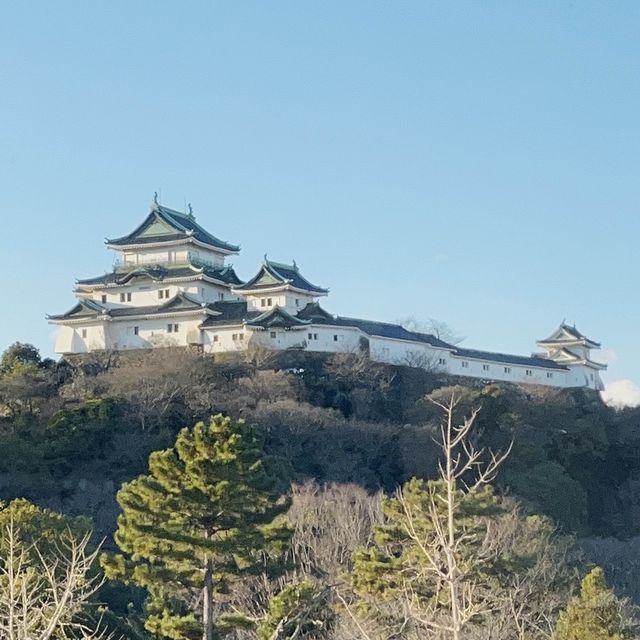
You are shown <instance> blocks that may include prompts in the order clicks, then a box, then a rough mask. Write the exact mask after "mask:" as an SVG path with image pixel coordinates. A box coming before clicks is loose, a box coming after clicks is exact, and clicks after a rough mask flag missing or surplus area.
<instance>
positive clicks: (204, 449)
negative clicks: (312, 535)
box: [103, 415, 291, 640]
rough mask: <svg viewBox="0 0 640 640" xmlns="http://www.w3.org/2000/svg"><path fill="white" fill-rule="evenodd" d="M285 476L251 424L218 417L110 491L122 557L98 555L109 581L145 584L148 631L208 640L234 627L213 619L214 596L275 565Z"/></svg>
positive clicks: (282, 536)
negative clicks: (245, 575)
mask: <svg viewBox="0 0 640 640" xmlns="http://www.w3.org/2000/svg"><path fill="white" fill-rule="evenodd" d="M283 476H284V474H283V467H282V465H280V464H277V463H276V462H275V461H273V460H271V459H269V458H267V457H265V455H264V452H263V447H262V441H261V438H260V437H259V435H258V433H257V432H256V430H255V429H253V428H251V427H249V426H248V425H246V424H245V423H244V422H243V421H241V420H240V421H237V422H236V421H232V420H231V419H229V418H224V417H222V416H221V415H218V416H216V417H215V418H212V419H211V421H210V422H209V423H203V422H200V423H198V424H197V425H196V426H195V427H194V428H193V429H183V430H182V431H181V432H180V433H179V435H178V438H177V440H176V443H175V446H174V447H173V448H171V449H167V450H164V451H156V452H154V453H152V454H151V455H150V456H149V474H148V475H143V476H139V477H138V478H136V479H135V480H133V481H132V482H129V483H127V484H125V485H124V486H123V487H122V489H121V490H120V491H119V492H118V496H117V497H118V502H119V504H120V506H121V507H122V511H123V513H122V514H121V515H120V516H119V518H118V529H117V532H116V535H115V539H116V542H117V544H118V546H119V547H120V549H121V550H122V552H123V554H122V555H116V556H112V557H106V556H105V557H104V558H103V566H104V567H105V571H106V573H107V575H108V576H109V577H111V578H115V579H120V580H122V581H124V582H126V583H133V584H136V585H138V586H141V587H144V588H145V589H146V590H147V592H148V594H149V595H148V598H147V602H146V621H145V628H146V629H147V630H148V631H150V632H152V633H155V634H156V635H158V636H162V637H166V638H171V639H173V640H187V639H189V640H190V639H195V638H198V637H202V638H204V640H212V639H213V638H214V637H219V636H220V635H222V634H223V633H224V632H225V631H226V630H227V629H228V628H229V627H230V626H233V625H234V624H240V623H241V621H242V620H241V617H236V618H235V619H232V618H231V617H229V616H227V617H225V616H220V615H219V612H220V610H221V608H222V605H223V602H222V600H223V598H222V596H223V595H224V594H225V593H228V591H229V589H230V586H231V584H232V583H233V581H234V580H235V579H237V578H238V577H239V576H241V575H242V574H243V573H248V572H255V571H265V570H268V569H269V568H270V566H271V565H273V568H274V569H275V568H277V559H278V555H279V552H281V551H283V550H284V548H285V546H286V544H287V542H288V540H289V538H290V534H291V532H290V528H289V526H288V524H287V523H286V521H284V519H282V518H279V516H281V515H282V514H283V513H284V512H286V511H287V510H288V508H289V500H288V499H286V498H281V491H279V489H281V488H282V486H283V485H282V483H281V482H279V481H281V480H282V479H283Z"/></svg>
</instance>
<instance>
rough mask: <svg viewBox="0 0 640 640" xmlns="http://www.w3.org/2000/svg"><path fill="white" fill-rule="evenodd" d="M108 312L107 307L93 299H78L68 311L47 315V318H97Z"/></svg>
mask: <svg viewBox="0 0 640 640" xmlns="http://www.w3.org/2000/svg"><path fill="white" fill-rule="evenodd" d="M107 313H108V309H106V308H105V307H103V306H102V305H101V304H99V303H97V302H96V301H95V300H84V299H83V300H79V301H78V303H77V304H75V305H74V306H73V307H72V308H71V309H69V311H66V312H65V313H60V314H57V315H48V316H47V320H75V319H80V318H97V317H98V316H100V315H105V314H107Z"/></svg>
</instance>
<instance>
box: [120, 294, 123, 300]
mask: <svg viewBox="0 0 640 640" xmlns="http://www.w3.org/2000/svg"><path fill="white" fill-rule="evenodd" d="M120 302H124V293H121V294H120Z"/></svg>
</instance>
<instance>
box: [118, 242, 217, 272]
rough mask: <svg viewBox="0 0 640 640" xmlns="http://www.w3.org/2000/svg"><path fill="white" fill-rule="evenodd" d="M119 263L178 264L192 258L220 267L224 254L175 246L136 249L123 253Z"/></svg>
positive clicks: (198, 248)
mask: <svg viewBox="0 0 640 640" xmlns="http://www.w3.org/2000/svg"><path fill="white" fill-rule="evenodd" d="M119 253H121V261H122V262H123V263H124V264H127V265H136V264H140V265H143V264H180V263H184V262H187V261H188V260H189V258H190V257H191V258H193V259H194V260H197V261H199V262H202V263H205V264H210V265H212V266H216V267H221V266H223V265H224V258H225V256H224V254H222V253H218V252H216V251H212V250H210V249H205V248H204V247H197V248H193V247H189V246H188V245H176V246H175V247H166V248H162V249H159V248H157V247H156V248H150V249H136V250H135V251H123V252H119Z"/></svg>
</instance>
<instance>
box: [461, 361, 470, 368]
mask: <svg viewBox="0 0 640 640" xmlns="http://www.w3.org/2000/svg"><path fill="white" fill-rule="evenodd" d="M462 368H463V369H468V368H469V363H468V362H466V361H465V360H463V361H462Z"/></svg>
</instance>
